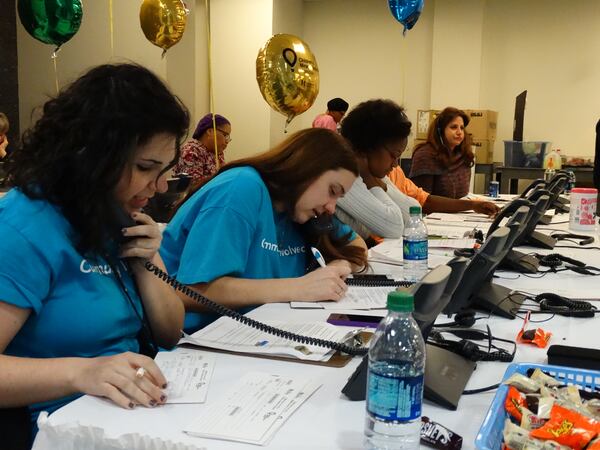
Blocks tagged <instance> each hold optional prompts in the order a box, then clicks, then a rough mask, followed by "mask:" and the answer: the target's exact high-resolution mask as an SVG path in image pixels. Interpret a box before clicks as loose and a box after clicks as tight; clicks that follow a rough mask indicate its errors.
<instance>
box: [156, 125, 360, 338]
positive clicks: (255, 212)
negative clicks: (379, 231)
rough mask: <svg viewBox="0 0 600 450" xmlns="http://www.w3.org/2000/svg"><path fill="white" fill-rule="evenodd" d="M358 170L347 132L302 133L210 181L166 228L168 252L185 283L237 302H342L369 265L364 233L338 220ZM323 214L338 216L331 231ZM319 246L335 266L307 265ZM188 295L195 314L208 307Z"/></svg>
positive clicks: (165, 251)
mask: <svg viewBox="0 0 600 450" xmlns="http://www.w3.org/2000/svg"><path fill="white" fill-rule="evenodd" d="M357 175H358V166H357V161H356V158H355V156H354V154H353V152H352V149H351V148H350V147H349V145H348V143H347V142H346V141H345V139H344V138H342V137H341V136H339V135H338V134H337V133H335V132H332V131H330V130H326V129H322V128H313V129H308V130H302V131H299V132H297V133H295V134H294V135H292V136H290V137H289V138H287V139H286V140H285V141H283V142H282V143H281V144H279V145H277V146H276V147H274V148H273V149H271V150H269V151H267V152H266V153H262V154H259V155H257V156H254V157H250V158H245V159H242V160H238V161H234V162H233V163H230V164H227V165H226V166H224V167H223V168H221V170H220V171H219V172H218V173H217V175H216V176H214V177H213V178H212V179H211V180H210V181H208V182H206V183H205V184H204V185H202V186H201V187H200V189H199V190H198V191H196V192H195V193H194V194H193V195H192V196H190V197H189V198H188V200H187V201H186V202H184V203H183V205H182V206H181V207H180V208H179V210H178V211H177V213H176V214H175V216H174V217H173V219H172V220H171V222H170V223H169V225H168V226H167V228H166V230H165V232H164V234H163V243H162V246H161V250H160V252H161V256H162V257H163V259H164V261H165V265H166V266H167V268H168V271H169V273H170V274H173V275H175V276H176V277H177V279H178V280H179V281H180V282H182V283H184V284H187V285H189V286H191V287H192V288H194V289H196V290H197V291H198V292H200V293H202V294H204V295H206V296H207V297H208V298H210V299H212V300H214V301H216V302H218V303H221V304H224V305H227V306H230V307H233V308H241V307H248V306H253V305H260V304H263V303H272V302H288V301H319V300H339V299H341V298H342V297H343V296H344V294H345V292H346V289H347V286H346V283H345V282H344V279H345V278H346V277H347V276H348V275H349V274H350V273H351V272H352V271H357V270H361V269H362V268H363V267H364V266H365V264H366V245H365V243H364V241H363V240H362V238H360V237H358V236H357V235H356V234H355V233H354V232H353V231H352V230H351V229H350V228H349V227H347V226H346V225H343V224H341V223H340V222H338V221H336V220H335V219H333V213H334V211H335V206H336V202H337V200H338V199H339V198H340V197H342V196H343V195H344V194H345V193H346V192H348V191H349V190H350V187H351V186H352V183H353V182H354V180H355V179H356V177H357ZM315 217H319V218H325V219H327V220H326V222H327V221H328V220H329V221H331V225H332V227H330V228H331V229H329V228H328V229H323V228H320V227H315V226H314V224H315V222H314V220H313V219H314V218H315ZM311 246H314V247H317V248H318V249H319V250H320V251H321V253H323V255H324V257H325V260H326V261H327V266H326V267H321V268H318V269H317V270H315V271H308V270H307V269H309V268H310V266H311V265H312V263H314V256H313V255H312V253H311V251H310V247H311ZM182 300H183V301H184V303H185V304H186V310H187V311H196V312H202V311H205V310H203V309H202V307H200V306H199V305H198V304H197V303H195V302H194V301H193V300H189V299H188V298H184V297H182ZM205 323H206V321H204V322H203V321H202V320H200V321H198V322H197V324H196V327H200V326H202V325H204V324H205ZM186 325H188V327H187V328H188V329H190V331H191V328H192V327H193V325H191V324H187V323H186ZM190 325H191V326H190Z"/></svg>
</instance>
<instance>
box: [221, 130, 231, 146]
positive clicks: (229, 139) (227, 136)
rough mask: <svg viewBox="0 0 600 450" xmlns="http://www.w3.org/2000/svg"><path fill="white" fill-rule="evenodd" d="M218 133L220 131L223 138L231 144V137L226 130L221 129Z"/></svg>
mask: <svg viewBox="0 0 600 450" xmlns="http://www.w3.org/2000/svg"><path fill="white" fill-rule="evenodd" d="M217 131H220V132H221V133H222V134H223V137H224V138H225V142H227V143H230V142H231V140H232V139H231V135H230V134H229V133H228V132H227V131H225V130H221V129H220V128H217Z"/></svg>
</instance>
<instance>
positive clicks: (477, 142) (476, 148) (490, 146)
mask: <svg viewBox="0 0 600 450" xmlns="http://www.w3.org/2000/svg"><path fill="white" fill-rule="evenodd" d="M471 146H472V149H473V153H475V162H476V163H477V164H490V163H493V162H494V141H490V140H487V139H473V141H472V142H471Z"/></svg>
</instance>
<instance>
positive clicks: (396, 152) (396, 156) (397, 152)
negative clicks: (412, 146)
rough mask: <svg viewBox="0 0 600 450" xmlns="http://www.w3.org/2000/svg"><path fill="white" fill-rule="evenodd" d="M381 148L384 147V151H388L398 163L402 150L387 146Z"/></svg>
mask: <svg viewBox="0 0 600 450" xmlns="http://www.w3.org/2000/svg"><path fill="white" fill-rule="evenodd" d="M383 148H384V149H385V151H386V152H388V154H389V155H390V158H392V159H393V160H394V161H398V164H399V163H400V157H401V156H402V151H400V150H393V149H390V148H388V147H383Z"/></svg>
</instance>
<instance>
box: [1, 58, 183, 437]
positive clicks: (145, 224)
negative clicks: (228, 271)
mask: <svg viewBox="0 0 600 450" xmlns="http://www.w3.org/2000/svg"><path fill="white" fill-rule="evenodd" d="M187 127H188V114H187V111H186V109H185V107H183V105H182V104H181V103H180V102H179V101H178V100H177V98H176V97H174V96H173V95H172V94H171V93H170V92H169V90H168V89H167V88H166V86H165V85H164V84H163V83H162V82H161V81H160V80H159V79H158V78H157V77H156V76H155V75H154V74H152V73H151V72H149V71H148V70H147V69H145V68H143V67H140V66H137V65H132V64H120V65H104V66H99V67H96V68H94V69H91V70H90V71H89V72H87V73H86V74H85V75H83V76H82V77H81V78H79V79H78V80H76V81H75V82H73V83H72V84H71V85H70V86H68V87H66V88H64V89H63V90H62V91H61V92H60V93H59V94H58V96H57V97H56V98H53V99H51V100H49V101H48V102H46V104H45V105H44V107H43V113H42V115H41V117H40V119H39V120H38V121H37V122H36V123H35V125H34V126H33V128H32V129H30V130H28V131H27V132H25V134H24V135H23V139H22V143H21V145H20V147H19V148H18V149H17V150H16V151H15V152H14V153H13V154H11V156H10V157H9V159H10V160H9V168H8V173H9V174H10V178H9V183H10V185H12V186H13V189H12V190H10V191H9V192H8V193H7V194H6V195H5V196H4V197H3V198H2V199H0V236H2V239H0V261H2V263H1V264H0V351H1V353H2V354H0V408H4V410H3V411H4V412H6V408H17V407H24V406H27V407H28V409H29V411H30V412H31V416H32V420H33V421H35V419H36V417H37V415H38V413H39V412H40V411H44V410H45V411H49V412H52V411H53V410H55V409H56V408H58V407H60V406H62V405H64V404H65V403H66V402H68V401H71V400H73V399H74V398H75V396H76V395H78V394H81V393H85V394H92V395H97V396H101V397H106V398H109V399H111V400H112V401H113V402H115V403H116V404H118V405H120V406H122V407H125V408H134V407H135V406H137V405H143V406H147V407H154V406H157V405H160V404H163V403H164V402H165V399H166V397H165V391H164V388H165V387H166V383H167V380H166V379H165V377H164V376H163V374H162V373H161V371H160V370H159V368H158V366H157V365H156V364H155V363H154V360H153V359H152V358H150V357H148V356H143V355H141V354H138V351H139V350H140V346H139V344H138V339H137V337H138V334H139V332H140V330H141V329H146V330H148V332H147V340H149V341H151V342H152V341H154V348H156V346H162V347H172V346H174V345H175V344H176V343H177V341H178V339H179V336H180V330H181V328H182V325H183V313H184V311H183V305H182V303H181V301H180V300H179V298H178V297H177V295H176V294H175V292H174V291H173V290H172V289H171V288H170V287H169V286H168V285H166V284H164V283H163V282H162V281H161V280H159V279H157V278H156V277H155V276H154V275H153V274H151V273H150V272H148V271H147V270H145V269H144V261H151V262H153V263H154V264H156V265H158V266H160V267H164V265H163V264H162V261H161V259H160V256H159V255H158V253H157V250H158V248H159V246H160V241H161V235H160V232H159V229H158V226H157V224H156V223H155V222H154V221H153V220H152V219H151V218H150V217H149V216H148V215H146V214H144V213H142V212H141V208H143V207H144V205H145V204H146V203H147V202H148V199H150V198H151V197H152V196H153V195H154V194H155V193H156V192H164V191H165V190H166V189H167V183H166V172H167V171H168V169H169V168H170V167H172V165H173V164H175V162H176V161H177V159H178V156H179V155H178V153H179V150H178V149H179V144H180V142H181V140H182V139H183V138H184V136H185V134H186V131H187ZM134 220H135V222H134ZM123 239H125V241H124V240H123ZM123 258H127V260H125V259H123ZM125 261H127V262H125ZM13 411H14V409H13ZM21 411H22V409H21ZM9 417H10V416H9ZM34 423H35V422H34ZM2 425H5V423H2ZM0 434H2V435H3V436H5V434H3V433H0Z"/></svg>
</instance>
